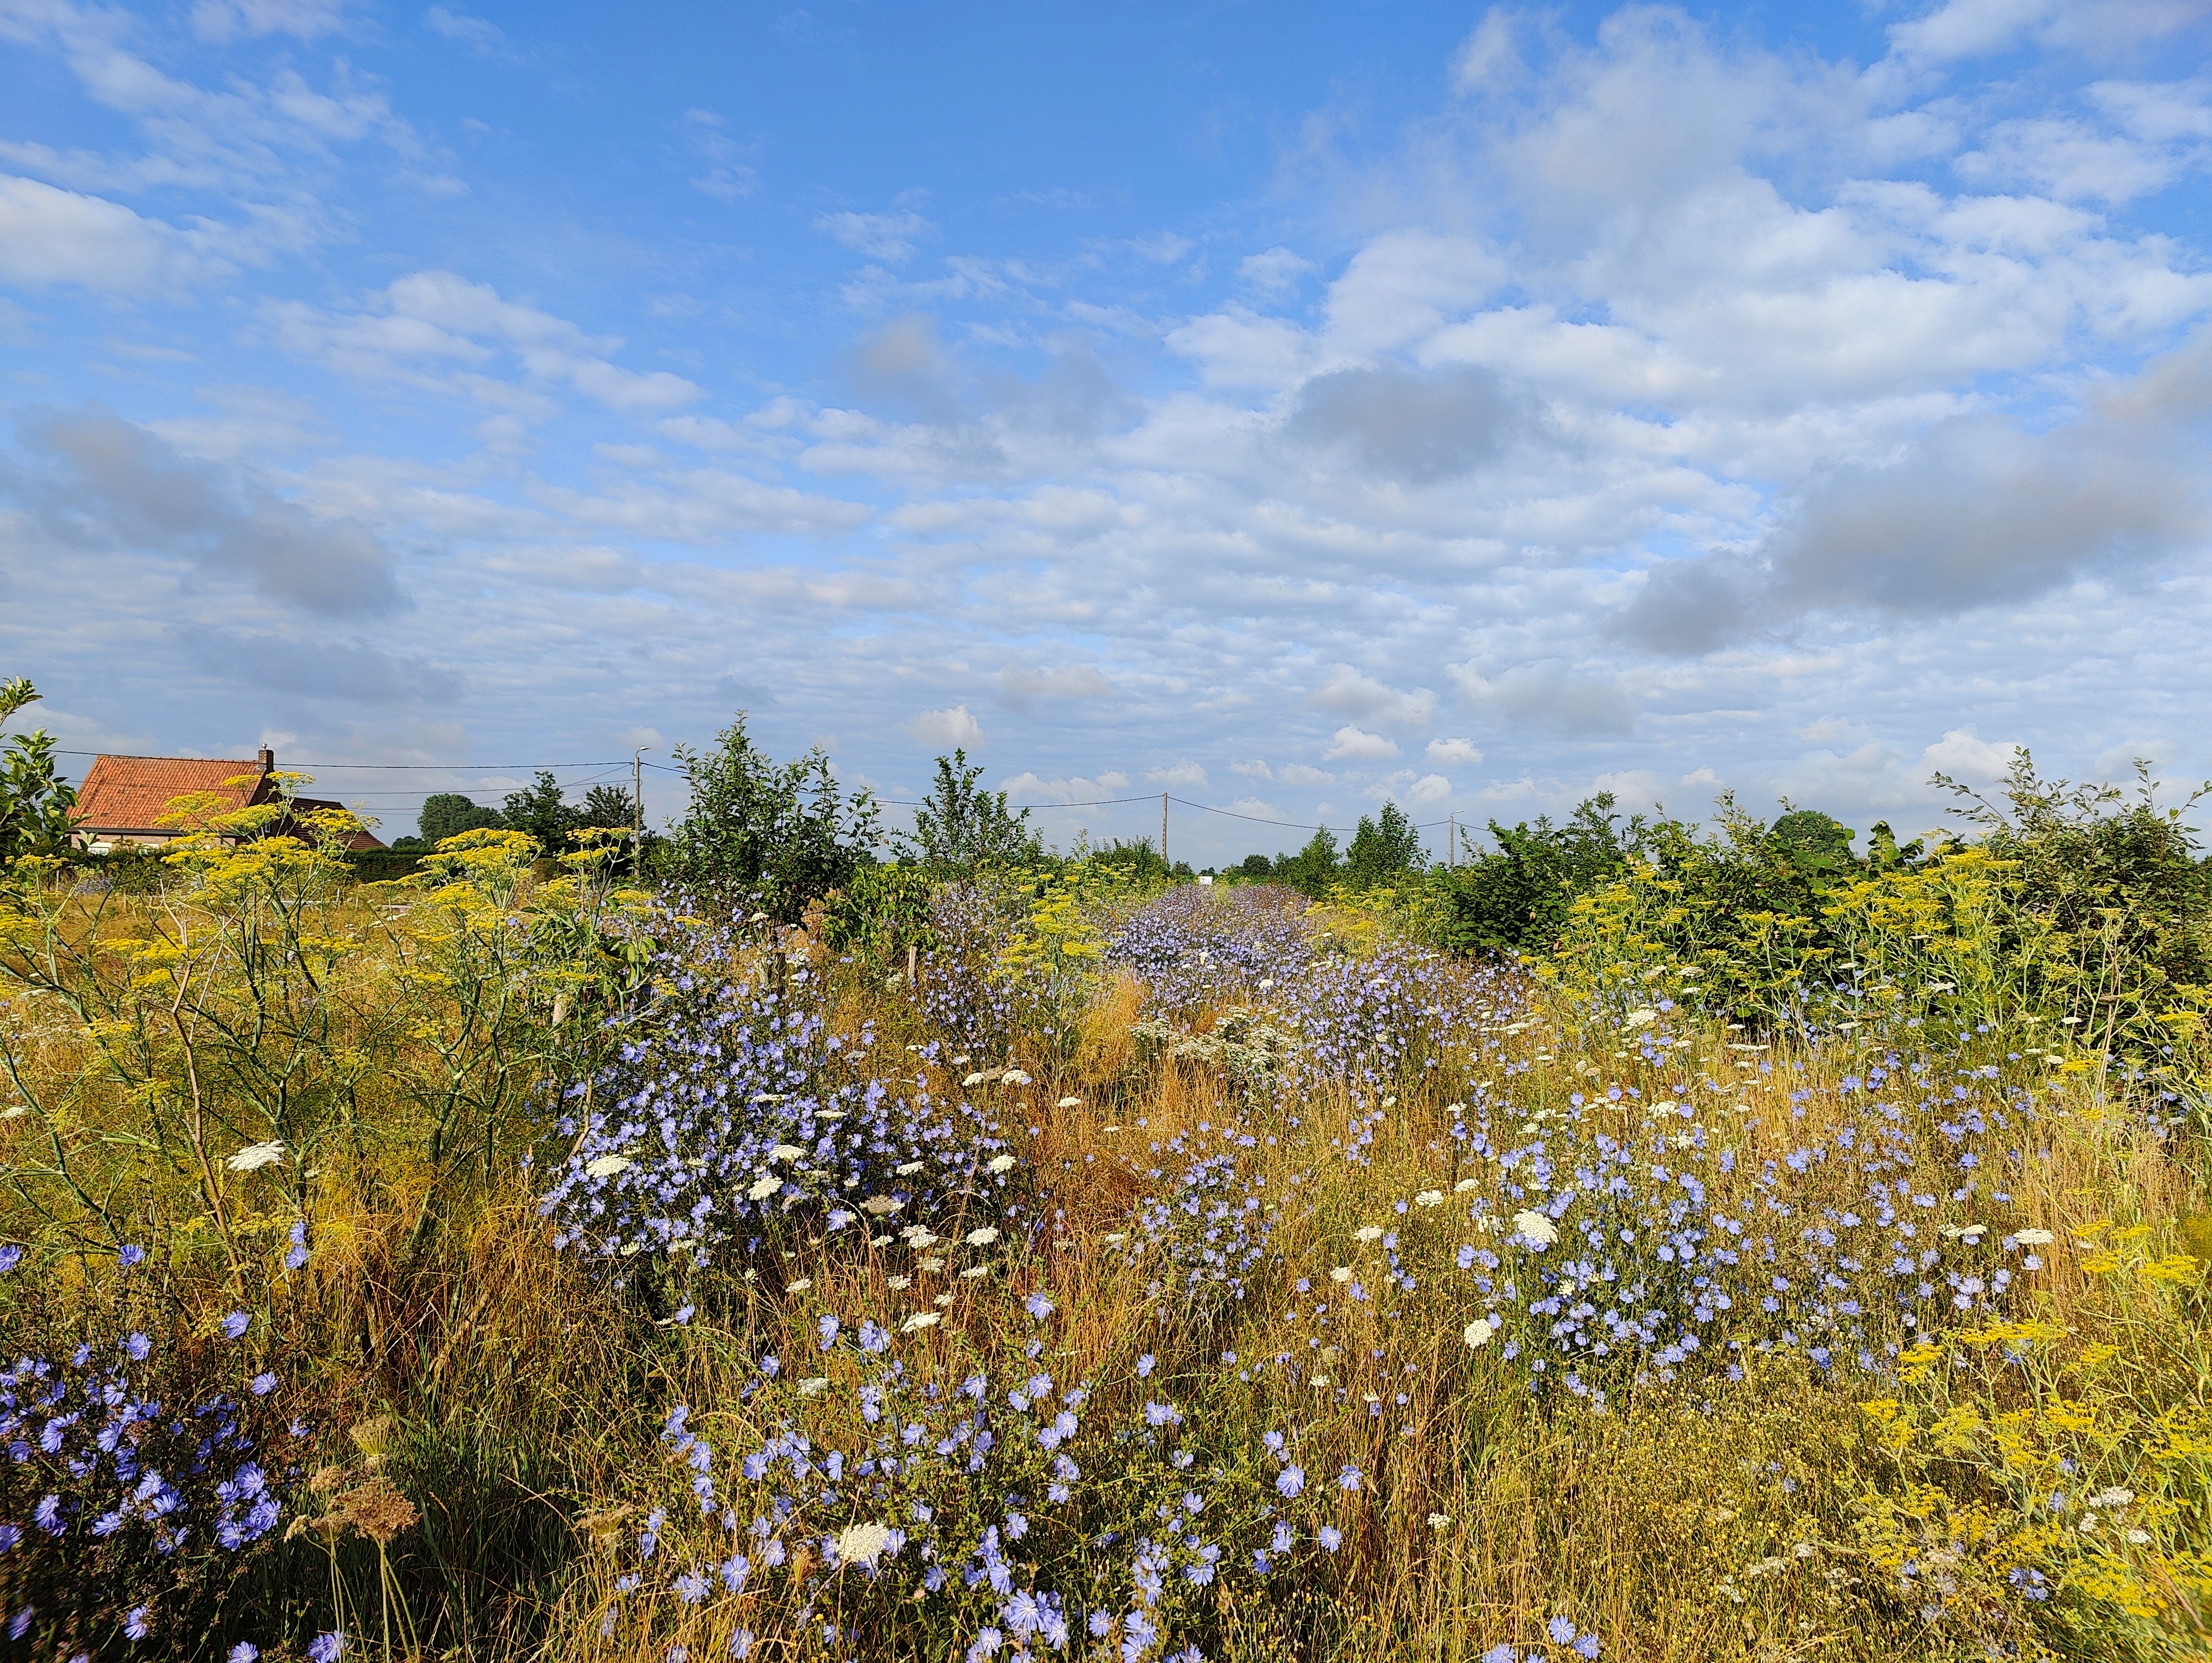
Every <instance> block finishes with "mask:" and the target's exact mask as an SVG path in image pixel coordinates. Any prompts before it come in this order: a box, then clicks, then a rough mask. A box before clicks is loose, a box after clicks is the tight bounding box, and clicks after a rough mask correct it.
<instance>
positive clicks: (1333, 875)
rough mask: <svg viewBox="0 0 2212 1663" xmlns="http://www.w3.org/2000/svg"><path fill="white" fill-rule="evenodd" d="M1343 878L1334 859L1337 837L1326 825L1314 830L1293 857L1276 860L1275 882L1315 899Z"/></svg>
mask: <svg viewBox="0 0 2212 1663" xmlns="http://www.w3.org/2000/svg"><path fill="white" fill-rule="evenodd" d="M1343 877H1344V868H1343V866H1342V865H1340V863H1339V861H1338V859H1337V853H1336V835H1335V834H1334V832H1332V831H1330V830H1329V828H1328V827H1326V826H1322V827H1321V828H1318V829H1317V830H1316V831H1315V833H1314V835H1313V836H1312V837H1310V839H1308V840H1307V842H1306V846H1305V847H1304V848H1303V849H1300V850H1299V851H1298V852H1297V853H1296V854H1279V855H1277V856H1276V857H1275V879H1276V881H1277V882H1278V883H1287V884H1289V885H1290V886H1291V888H1292V889H1303V890H1304V891H1305V892H1306V894H1308V895H1312V896H1314V897H1315V898H1316V899H1319V898H1320V897H1322V896H1323V895H1327V894H1328V892H1329V890H1330V889H1331V888H1332V887H1334V885H1335V884H1336V883H1340V881H1341V880H1342V878H1343Z"/></svg>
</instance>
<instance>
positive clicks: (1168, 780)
mask: <svg viewBox="0 0 2212 1663" xmlns="http://www.w3.org/2000/svg"><path fill="white" fill-rule="evenodd" d="M1145 778H1146V779H1147V780H1151V781H1152V783H1153V784H1154V785H1156V786H1203V785H1205V784H1206V770H1205V769H1204V768H1200V766H1199V765H1198V764H1197V763H1196V762H1192V761H1191V760H1190V759H1189V758H1188V757H1185V758H1184V759H1183V760H1182V762H1176V763H1174V764H1173V765H1171V766H1170V767H1167V768H1146V770H1145Z"/></svg>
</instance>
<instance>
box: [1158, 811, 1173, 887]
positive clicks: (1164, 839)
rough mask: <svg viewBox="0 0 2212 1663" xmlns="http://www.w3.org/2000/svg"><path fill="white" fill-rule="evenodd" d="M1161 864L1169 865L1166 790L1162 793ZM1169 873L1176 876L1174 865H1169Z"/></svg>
mask: <svg viewBox="0 0 2212 1663" xmlns="http://www.w3.org/2000/svg"><path fill="white" fill-rule="evenodd" d="M1160 865H1163V866H1166V865H1168V794H1167V792H1161V793H1160ZM1168 875H1169V876H1170V877H1173V876H1175V869H1174V868H1173V867H1171V866H1170V867H1169V869H1168Z"/></svg>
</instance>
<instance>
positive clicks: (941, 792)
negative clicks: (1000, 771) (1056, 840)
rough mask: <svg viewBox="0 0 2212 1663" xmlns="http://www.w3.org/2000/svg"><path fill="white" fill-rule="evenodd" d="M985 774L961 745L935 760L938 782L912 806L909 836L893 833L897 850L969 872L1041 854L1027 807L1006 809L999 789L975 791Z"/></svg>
mask: <svg viewBox="0 0 2212 1663" xmlns="http://www.w3.org/2000/svg"><path fill="white" fill-rule="evenodd" d="M982 777H983V770H982V768H981V765H979V764H971V763H970V762H969V760H968V753H967V751H966V750H955V751H954V752H953V753H952V755H951V756H940V757H939V758H938V759H937V783H936V784H935V785H933V786H931V787H930V792H929V796H928V797H927V798H926V799H925V800H924V801H923V803H922V804H921V807H920V808H917V809H916V810H915V811H914V832H913V835H911V836H904V835H894V838H893V841H894V843H895V845H896V847H898V849H899V850H900V852H901V853H903V854H905V855H907V856H908V858H909V859H915V860H918V861H920V862H921V864H922V865H925V866H941V867H948V868H951V869H954V870H957V871H968V870H971V869H973V868H975V867H977V866H1018V865H1027V864H1029V863H1031V862H1034V861H1036V860H1039V859H1042V858H1043V855H1044V840H1043V839H1042V838H1041V837H1039V836H1038V835H1036V833H1035V832H1034V831H1031V830H1030V824H1029V818H1030V811H1029V810H1027V809H1024V810H1022V811H1021V812H1020V813H1018V814H1013V813H1009V812H1008V811H1007V808H1006V792H1003V791H999V792H990V791H978V790H977V789H976V788H975V782H976V781H977V780H980V779H981V778H982Z"/></svg>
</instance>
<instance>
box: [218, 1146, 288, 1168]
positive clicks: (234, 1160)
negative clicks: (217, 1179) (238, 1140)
mask: <svg viewBox="0 0 2212 1663" xmlns="http://www.w3.org/2000/svg"><path fill="white" fill-rule="evenodd" d="M283 1160H284V1140H283V1138H270V1140H269V1141H268V1142H267V1143H265V1144H247V1145H246V1147H245V1148H244V1149H242V1150H239V1151H238V1153H237V1154H235V1155H234V1156H231V1157H230V1159H228V1161H225V1162H223V1165H225V1166H227V1167H228V1168H230V1169H231V1170H232V1171H233V1172H258V1171H260V1170H261V1168H264V1167H273V1166H280V1165H282V1164H283Z"/></svg>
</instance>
